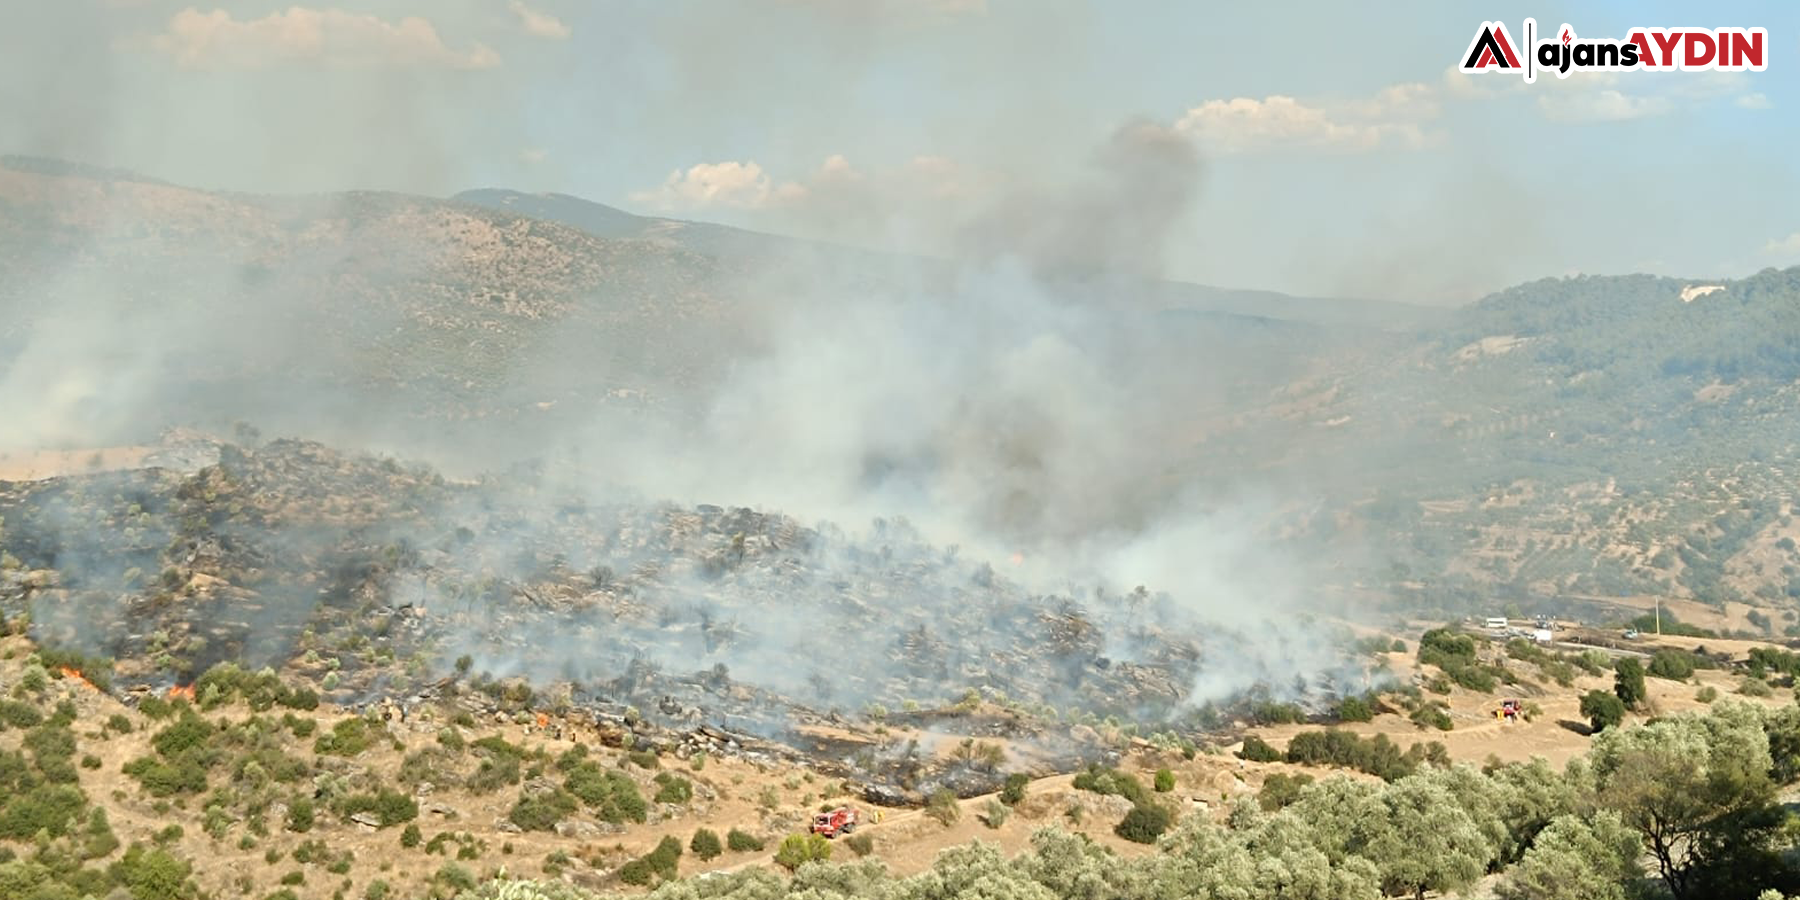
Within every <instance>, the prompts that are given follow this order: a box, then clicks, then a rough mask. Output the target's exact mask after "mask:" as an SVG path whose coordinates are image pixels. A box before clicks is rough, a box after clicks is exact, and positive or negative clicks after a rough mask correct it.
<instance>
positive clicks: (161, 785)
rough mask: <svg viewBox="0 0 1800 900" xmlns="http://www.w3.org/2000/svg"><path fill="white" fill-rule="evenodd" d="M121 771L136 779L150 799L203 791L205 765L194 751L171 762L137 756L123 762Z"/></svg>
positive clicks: (204, 785)
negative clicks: (148, 793)
mask: <svg viewBox="0 0 1800 900" xmlns="http://www.w3.org/2000/svg"><path fill="white" fill-rule="evenodd" d="M121 771H123V772H124V773H125V774H126V775H130V776H131V777H132V778H135V779H137V782H138V784H140V785H142V786H143V788H144V790H146V791H149V792H150V795H151V796H153V797H170V796H174V795H177V794H198V793H202V792H204V791H205V790H206V766H205V765H203V764H202V763H201V761H200V757H199V756H198V755H197V754H195V753H193V752H189V753H184V754H182V755H181V757H180V758H179V759H176V760H175V761H173V762H164V761H163V760H160V759H157V758H156V757H154V756H140V757H138V758H137V759H134V760H132V761H131V762H128V763H126V764H125V765H124V767H123V768H122V769H121Z"/></svg>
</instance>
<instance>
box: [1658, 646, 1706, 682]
mask: <svg viewBox="0 0 1800 900" xmlns="http://www.w3.org/2000/svg"><path fill="white" fill-rule="evenodd" d="M1695 668H1696V667H1695V665H1694V654H1692V653H1689V652H1687V651H1686V650H1676V649H1674V648H1670V647H1665V648H1663V649H1661V650H1658V651H1656V653H1654V654H1653V655H1651V657H1650V667H1649V669H1648V671H1649V673H1650V674H1651V675H1654V676H1656V677H1657V678H1666V679H1668V680H1670V681H1686V680H1688V679H1689V678H1692V677H1694V669H1695Z"/></svg>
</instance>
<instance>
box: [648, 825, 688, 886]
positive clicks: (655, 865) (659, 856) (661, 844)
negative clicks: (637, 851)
mask: <svg viewBox="0 0 1800 900" xmlns="http://www.w3.org/2000/svg"><path fill="white" fill-rule="evenodd" d="M644 861H645V862H647V863H649V864H650V869H651V870H652V871H654V872H655V873H656V874H657V875H659V876H661V877H662V878H664V879H668V880H673V879H674V878H675V875H676V870H677V867H678V866H679V865H680V862H681V841H679V840H676V839H675V836H674V835H663V839H662V840H660V841H657V842H656V849H654V850H651V851H650V852H649V853H647V854H645V855H644Z"/></svg>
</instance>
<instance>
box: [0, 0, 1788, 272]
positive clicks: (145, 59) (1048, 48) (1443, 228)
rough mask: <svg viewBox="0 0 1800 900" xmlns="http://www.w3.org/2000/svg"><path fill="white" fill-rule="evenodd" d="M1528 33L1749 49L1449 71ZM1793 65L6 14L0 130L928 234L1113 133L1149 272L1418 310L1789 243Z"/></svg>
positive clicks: (1559, 17)
mask: <svg viewBox="0 0 1800 900" xmlns="http://www.w3.org/2000/svg"><path fill="white" fill-rule="evenodd" d="M298 2H300V3H309V2H311V0H298ZM1696 9H1704V10H1705V12H1703V13H1697V12H1694V11H1693V10H1696ZM1525 15H1533V16H1535V17H1536V18H1537V19H1538V20H1539V22H1540V23H1547V27H1554V25H1556V24H1559V23H1561V22H1563V21H1568V22H1570V23H1571V24H1573V25H1574V26H1575V29H1576V31H1577V32H1578V33H1580V34H1581V35H1583V36H1590V37H1600V36H1622V35H1623V34H1624V33H1625V32H1626V30H1627V29H1629V28H1630V27H1632V26H1669V25H1699V26H1707V27H1719V26H1763V27H1766V28H1768V29H1769V32H1770V42H1771V48H1770V56H1771V61H1770V65H1769V70H1768V71H1766V72H1761V73H1739V74H1721V73H1625V74H1621V75H1616V76H1604V75H1599V74H1593V73H1589V74H1586V75H1582V74H1577V75H1576V76H1575V77H1571V78H1570V79H1568V80H1567V81H1566V82H1557V81H1556V80H1555V79H1549V80H1540V81H1539V83H1537V84H1535V85H1529V86H1528V85H1525V84H1524V83H1523V82H1522V81H1521V80H1519V79H1516V78H1512V77H1505V76H1498V75H1495V76H1485V77H1481V78H1470V77H1467V76H1463V75H1460V74H1457V73H1456V72H1454V71H1452V67H1453V66H1454V64H1455V63H1456V62H1457V58H1458V57H1459V55H1460V54H1461V51H1462V50H1463V49H1464V48H1465V47H1466V46H1467V44H1468V42H1469V40H1470V38H1471V37H1472V35H1473V33H1474V31H1475V29H1476V28H1477V26H1478V25H1479V23H1480V22H1481V21H1482V20H1483V19H1487V18H1494V17H1504V18H1505V19H1506V21H1507V22H1508V24H1509V26H1511V27H1512V28H1514V29H1515V31H1516V29H1517V28H1518V21H1519V18H1520V17H1523V16H1525ZM1797 61H1800V8H1795V7H1793V6H1791V5H1788V4H1780V3H1764V4H1726V3H1721V4H1712V5H1709V6H1706V7H1695V6H1693V5H1691V4H1672V3H1666V4H1647V3H1622V2H1621V3H1591V4H1581V5H1573V4H1543V5H1536V6H1530V7H1520V6H1518V5H1517V4H1497V3H1496V4H1471V3H1445V2H1418V3H1407V4H1401V3H1385V4H1344V3H1311V4H1299V3H1293V4H1284V3H1264V4H1229V5H1227V4H1200V3H1191V2H1163V3H1133V2H1107V3H1101V2H1093V3H1075V2H1050V0H986V2H982V0H745V2H737V3H732V2H726V0H707V2H701V0H644V2H594V3H581V2H574V0H523V2H521V0H341V3H338V4H337V5H329V6H328V5H318V6H310V5H302V6H293V5H291V3H289V4H284V3H272V2H258V0H217V3H216V5H201V6H197V7H196V6H191V5H189V4H186V3H179V2H176V3H171V2H162V0H60V2H55V3H50V2H41V3H34V2H11V3H6V4H5V5H4V9H0V77H3V78H4V86H0V103H4V108H3V111H4V117H3V118H0V122H4V124H3V125H0V150H6V151H9V152H26V153H37V154H46V155H54V156H62V157H69V158H74V159H79V160H84V161H90V162H96V163H102V164H109V165H117V166H122V167H126V168H130V169H134V170H137V171H141V172H144V173H146V174H151V175H155V176H159V177H162V178H166V179H169V180H171V181H175V182H178V183H182V184H189V185H194V186H199V187H206V188H222V189H232V190H246V191H258V192H311V191H327V190H339V189H345V188H379V189H393V190H404V191H413V192H421V193H430V194H448V193H453V192H455V191H457V190H461V189H463V188H468V187H476V186H510V187H519V188H524V189H529V190H554V191H561V192H565V193H571V194H576V195H580V196H584V197H588V198H592V199H596V200H600V201H603V202H608V203H614V204H617V205H621V206H624V207H626V208H629V209H632V210H634V211H639V212H656V213H665V214H671V215H679V216H684V217H690V218H700V219H709V220H716V221H725V222H730V223H734V224H741V225H746V226H750V227H756V228H764V229H770V230H777V231H784V232H792V233H801V234H808V235H813V236H825V237H832V238H836V239H840V240H848V241H855V242H860V243H867V244H874V245H883V246H894V247H900V248H906V249H918V250H924V251H929V252H944V251H945V250H946V249H947V247H948V246H949V245H950V244H951V243H953V242H954V241H956V240H957V239H958V235H959V234H960V233H961V228H962V226H963V225H964V224H966V223H967V222H968V221H969V220H970V219H971V218H972V217H976V216H979V215H980V214H981V212H982V210H984V209H986V208H988V207H991V206H992V205H993V204H995V203H996V202H1000V201H1001V200H1003V199H1004V198H1006V197H1008V196H1012V195H1016V194H1018V193H1019V192H1031V193H1033V194H1043V193H1045V192H1049V193H1052V194H1053V193H1055V192H1056V191H1059V190H1062V189H1063V188H1064V187H1065V186H1070V185H1077V184H1080V183H1082V179H1083V178H1084V177H1086V176H1085V175H1084V172H1086V171H1087V169H1088V167H1090V166H1091V165H1092V160H1093V158H1094V155H1095V154H1096V153H1097V152H1098V148H1100V147H1102V146H1103V145H1105V143H1106V141H1107V139H1108V136H1109V135H1111V134H1112V133H1113V132H1114V131H1115V130H1116V129H1118V128H1119V127H1120V126H1121V125H1122V124H1123V123H1126V122H1129V121H1133V120H1145V121H1148V122H1150V123H1154V124H1155V125H1158V126H1160V127H1163V128H1166V129H1169V130H1170V131H1171V132H1172V133H1174V134H1177V135H1179V136H1182V137H1184V138H1186V139H1189V140H1191V141H1193V142H1194V144H1195V145H1196V146H1197V147H1198V148H1199V151H1200V154H1201V158H1202V160H1203V166H1204V169H1203V177H1202V180H1201V182H1200V189H1199V191H1198V192H1197V196H1195V197H1194V199H1193V200H1192V202H1191V203H1188V204H1187V207H1188V208H1187V209H1186V212H1185V215H1183V216H1182V217H1181V219H1180V221H1179V222H1177V223H1176V225H1175V227H1174V228H1173V229H1172V231H1171V232H1170V233H1169V234H1168V235H1167V238H1166V241H1165V246H1164V247H1163V248H1162V258H1163V261H1164V262H1163V269H1164V271H1165V272H1166V273H1167V274H1169V275H1170V276H1172V277H1179V278H1184V279H1189V280H1194V281H1201V282H1206V283H1212V284H1223V285H1232V286H1247V287H1267V288H1273V289H1278V290H1286V291H1293V292H1305V293H1322V294H1332V293H1340V294H1358V295H1365V296H1385V297H1395V298H1404V299H1414V300H1423V301H1429V302H1451V301H1459V300H1464V299H1468V298H1470V297H1473V296H1477V295H1479V294H1481V293H1484V292H1486V291H1488V290H1491V289H1495V288H1499V287H1503V286H1505V285H1507V284H1510V283H1514V282H1517V281H1520V280H1524V279H1528V278H1534V277H1539V276H1543V275H1560V274H1566V273H1571V272H1577V271H1579V272H1597V273H1616V272H1625V271H1653V272H1659V273H1667V274H1673V275H1680V276H1683V277H1695V278H1704V277H1713V276H1735V275H1742V274H1746V273H1749V272H1752V271H1755V270H1757V269H1759V268H1762V267H1764V266H1769V265H1792V264H1795V263H1800V203H1796V202H1795V200H1796V198H1800V178H1797V177H1796V174H1797V164H1796V163H1795V162H1794V159H1795V157H1796V155H1797V154H1796V141H1795V138H1796V136H1797V131H1800V121H1796V119H1795V118H1794V117H1793V114H1792V111H1793V109H1794V108H1795V107H1796V105H1797V104H1800V90H1797V89H1796V76H1795V74H1794V73H1795V72H1800V68H1797V67H1796V66H1797Z"/></svg>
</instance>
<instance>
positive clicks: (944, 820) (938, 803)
mask: <svg viewBox="0 0 1800 900" xmlns="http://www.w3.org/2000/svg"><path fill="white" fill-rule="evenodd" d="M925 814H926V815H928V816H930V817H932V818H933V819H936V820H937V821H938V823H939V824H941V825H943V826H944V827H945V828H948V827H950V826H952V825H955V824H956V820H958V819H960V818H962V805H961V804H959V803H957V802H956V794H955V793H953V792H951V791H950V789H949V788H939V789H938V790H937V791H935V792H933V793H932V795H931V798H930V799H929V800H927V801H926V803H925ZM815 836H816V835H815ZM821 840H823V838H821ZM782 844H783V846H784V847H785V846H786V841H783V842H782ZM789 868H793V867H792V866H789Z"/></svg>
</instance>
